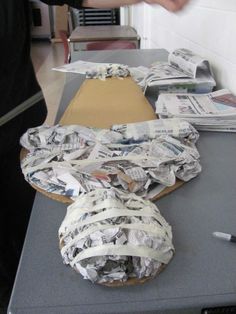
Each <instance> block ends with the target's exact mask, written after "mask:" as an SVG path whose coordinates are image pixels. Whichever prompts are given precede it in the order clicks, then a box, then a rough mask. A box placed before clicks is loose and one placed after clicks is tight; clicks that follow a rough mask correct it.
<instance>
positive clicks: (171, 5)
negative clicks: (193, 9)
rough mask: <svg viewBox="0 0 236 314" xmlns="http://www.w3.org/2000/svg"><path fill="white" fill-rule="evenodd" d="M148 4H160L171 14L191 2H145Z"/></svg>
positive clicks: (187, 0) (145, 0) (162, 0)
mask: <svg viewBox="0 0 236 314" xmlns="http://www.w3.org/2000/svg"><path fill="white" fill-rule="evenodd" d="M144 2H146V3H148V4H159V5H161V6H162V7H163V8H165V9H167V10H168V11H171V12H176V11H179V10H181V9H182V8H183V7H184V6H185V4H187V3H188V2H189V0H144Z"/></svg>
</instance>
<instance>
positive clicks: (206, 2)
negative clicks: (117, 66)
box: [131, 0, 236, 94]
mask: <svg viewBox="0 0 236 314" xmlns="http://www.w3.org/2000/svg"><path fill="white" fill-rule="evenodd" d="M131 25H132V26H134V27H135V28H136V29H137V31H138V33H139V35H140V36H141V48H166V49H167V50H169V51H171V50H173V49H175V48H180V47H184V48H189V49H191V50H192V51H194V52H195V53H198V54H199V55H201V56H203V57H205V58H207V59H208V60H209V61H210V63H211V65H212V68H213V72H214V74H215V76H216V80H217V83H218V87H226V88H229V89H230V90H231V91H232V92H234V93H235V94H236V0H192V1H191V3H190V5H189V6H188V7H187V8H186V9H185V10H184V11H182V12H181V13H178V14H173V13H170V12H167V11H166V10H164V9H163V8H161V7H159V6H155V7H154V6H150V5H147V4H140V5H137V6H134V7H132V12H131Z"/></svg>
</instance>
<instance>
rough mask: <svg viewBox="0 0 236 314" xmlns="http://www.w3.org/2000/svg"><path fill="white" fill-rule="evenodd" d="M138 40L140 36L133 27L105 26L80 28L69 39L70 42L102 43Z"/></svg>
mask: <svg viewBox="0 0 236 314" xmlns="http://www.w3.org/2000/svg"><path fill="white" fill-rule="evenodd" d="M117 39H119V40H137V39H138V34H137V32H136V31H135V29H134V28H133V27H131V26H126V25H104V26H78V27H76V28H75V29H74V30H73V31H72V33H71V35H70V38H69V41H70V42H86V41H95V40H96V41H102V40H117Z"/></svg>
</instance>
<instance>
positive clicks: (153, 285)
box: [9, 50, 236, 314]
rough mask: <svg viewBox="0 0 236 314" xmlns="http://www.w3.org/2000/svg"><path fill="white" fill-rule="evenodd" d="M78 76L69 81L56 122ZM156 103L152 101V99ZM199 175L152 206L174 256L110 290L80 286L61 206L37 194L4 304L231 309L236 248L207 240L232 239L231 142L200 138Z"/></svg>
mask: <svg viewBox="0 0 236 314" xmlns="http://www.w3.org/2000/svg"><path fill="white" fill-rule="evenodd" d="M78 56H80V58H81V59H82V60H88V61H99V62H105V61H106V62H115V63H118V62H120V63H126V64H129V65H131V66H137V65H139V64H143V65H149V64H151V63H152V62H154V61H157V60H166V58H167V53H166V51H164V50H132V51H127V50H126V51H113V52H111V51H110V52H109V51H106V52H103V53H101V52H99V53H98V52H97V53H96V52H94V51H91V52H79V53H78V55H76V54H75V55H74V56H73V58H74V60H75V59H77V58H78ZM82 81H83V77H82V76H79V75H75V74H69V75H68V77H67V84H66V86H65V90H64V93H63V97H62V101H61V106H60V109H59V111H58V116H57V121H58V119H59V118H60V116H61V115H62V113H63V111H64V109H65V107H66V104H68V102H69V101H70V100H71V98H72V97H73V95H74V94H75V92H76V91H77V89H78V87H79V86H80V84H81V83H82ZM149 99H150V100H151V101H152V102H153V100H154V96H153V95H152V94H150V95H149ZM197 146H198V149H199V152H200V154H201V164H202V173H201V174H200V175H199V176H198V177H197V178H195V179H193V180H191V181H190V182H188V183H187V184H184V185H183V186H182V187H181V188H179V189H178V190H176V191H174V192H172V193H171V194H169V195H168V196H166V197H164V198H162V199H161V200H159V201H158V202H157V205H158V208H159V209H160V211H161V213H162V214H163V216H164V217H165V218H166V220H167V221H168V222H169V223H170V224H171V225H172V228H173V242H174V246H175V249H176V253H175V256H174V258H173V260H172V261H171V262H170V264H169V265H168V266H167V268H166V269H165V270H164V271H163V272H162V273H161V274H160V275H159V276H158V277H157V278H155V279H154V280H152V281H150V282H148V283H146V284H143V285H140V286H132V287H119V288H108V287H104V286H100V285H96V284H92V283H91V282H89V281H86V280H83V279H82V277H81V276H80V275H79V274H77V273H76V272H75V271H74V270H73V269H71V268H70V267H68V266H65V265H63V263H62V258H61V256H60V251H59V248H58V238H57V233H58V228H59V226H60V224H61V222H62V220H63V218H64V216H65V213H66V205H65V204H62V203H58V202H56V201H53V200H50V199H48V198H46V197H45V196H43V195H41V194H39V193H37V195H36V199H35V203H34V207H33V210H32V215H31V219H30V223H29V227H28V232H27V236H26V240H25V244H24V249H23V253H22V257H21V261H20V264H19V268H18V273H17V277H16V281H15V285H14V289H13V293H12V297H11V302H10V305H9V313H12V314H16V313H17V314H19V313H20V314H29V313H30V314H39V313H40V314H41V313H42V314H47V313H50V314H51V313H52V314H54V313H55V314H61V313H62V314H72V313H73V314H74V313H76V314H77V313H146V312H148V313H156V314H158V313H160V314H164V313H165V314H167V313H168V314H170V313H178V314H180V313H181V314H184V313H187V314H190V313H200V309H201V308H204V307H212V306H217V305H218V306H220V305H221V306H222V305H233V304H235V303H236V271H235V258H236V245H235V244H232V243H230V242H225V241H221V240H219V239H216V238H214V237H212V232H213V231H223V232H228V233H235V232H236V230H235V221H236V208H235V204H236V193H235V187H236V167H235V160H236V158H235V157H236V136H235V134H230V133H215V132H201V134H200V139H199V141H198V144H197Z"/></svg>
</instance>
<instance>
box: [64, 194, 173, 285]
mask: <svg viewBox="0 0 236 314" xmlns="http://www.w3.org/2000/svg"><path fill="white" fill-rule="evenodd" d="M59 238H60V247H61V255H62V258H63V262H64V263H65V264H68V265H70V266H71V267H73V268H74V269H75V270H76V271H78V272H79V273H80V274H81V275H82V276H83V278H84V279H89V280H90V281H92V282H96V283H108V282H109V283H111V282H114V281H121V282H122V281H127V280H128V279H129V278H137V279H141V278H146V277H154V276H155V275H156V274H157V273H159V272H160V271H161V269H162V267H163V266H164V265H167V264H168V262H169V261H170V259H171V258H172V256H173V254H174V247H173V244H172V231H171V227H170V225H169V224H168V223H167V222H166V221H165V219H164V218H163V217H162V216H161V214H160V212H159V210H158V208H157V207H156V205H155V204H153V203H151V202H150V201H146V200H143V199H142V198H140V197H137V196H136V195H135V194H130V193H129V194H127V193H123V192H121V191H120V190H118V189H114V188H112V189H101V190H95V191H92V192H90V193H88V194H85V195H81V196H79V197H78V198H77V199H76V200H75V202H74V203H73V204H72V205H70V206H69V207H68V209H67V214H66V216H65V219H64V220H63V222H62V224H61V226H60V228H59Z"/></svg>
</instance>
